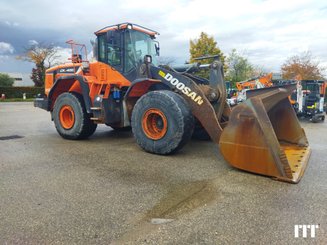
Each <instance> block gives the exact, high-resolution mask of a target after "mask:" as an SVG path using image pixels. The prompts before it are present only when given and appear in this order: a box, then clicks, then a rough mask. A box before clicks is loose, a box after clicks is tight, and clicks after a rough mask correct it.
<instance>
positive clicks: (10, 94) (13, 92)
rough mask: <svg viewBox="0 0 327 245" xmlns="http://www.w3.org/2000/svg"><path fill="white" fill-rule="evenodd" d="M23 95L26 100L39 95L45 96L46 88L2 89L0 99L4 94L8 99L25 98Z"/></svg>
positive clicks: (0, 89)
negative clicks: (24, 95)
mask: <svg viewBox="0 0 327 245" xmlns="http://www.w3.org/2000/svg"><path fill="white" fill-rule="evenodd" d="M23 93H25V94H26V98H34V97H35V96H36V95H37V94H44V88H40V87H0V97H1V95H2V94H5V95H6V98H8V99H10V98H23Z"/></svg>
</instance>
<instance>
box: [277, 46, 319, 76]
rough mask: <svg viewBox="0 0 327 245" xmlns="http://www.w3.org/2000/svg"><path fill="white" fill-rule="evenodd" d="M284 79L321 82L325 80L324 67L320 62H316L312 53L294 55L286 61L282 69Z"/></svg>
mask: <svg viewBox="0 0 327 245" xmlns="http://www.w3.org/2000/svg"><path fill="white" fill-rule="evenodd" d="M281 69H282V77H283V79H295V78H296V77H298V78H300V79H301V80H310V79H313V80H320V79H323V72H324V70H325V68H324V67H321V66H320V63H319V61H315V60H314V59H313V57H312V54H311V52H309V51H308V52H304V53H301V54H299V55H293V56H291V57H289V58H287V60H286V61H285V63H284V64H283V65H282V67H281Z"/></svg>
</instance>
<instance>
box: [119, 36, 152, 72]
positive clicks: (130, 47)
mask: <svg viewBox="0 0 327 245" xmlns="http://www.w3.org/2000/svg"><path fill="white" fill-rule="evenodd" d="M125 38H126V39H125V72H129V71H130V70H132V69H134V68H137V67H138V66H139V64H141V63H143V58H144V56H145V55H151V56H152V63H153V64H154V65H155V66H156V65H157V59H156V55H157V54H156V47H155V42H154V40H153V39H152V38H151V36H149V35H148V34H146V33H143V32H139V31H135V30H128V31H127V32H126V36H125Z"/></svg>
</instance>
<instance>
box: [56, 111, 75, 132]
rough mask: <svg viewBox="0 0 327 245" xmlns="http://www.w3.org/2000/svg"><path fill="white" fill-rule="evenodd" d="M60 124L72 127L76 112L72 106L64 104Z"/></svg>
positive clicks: (60, 113)
mask: <svg viewBox="0 0 327 245" xmlns="http://www.w3.org/2000/svg"><path fill="white" fill-rule="evenodd" d="M59 119H60V124H61V126H62V127H63V128H64V129H71V128H72V127H73V126H74V123H75V113H74V110H73V108H72V107H71V106H69V105H64V106H63V107H61V109H60V111H59Z"/></svg>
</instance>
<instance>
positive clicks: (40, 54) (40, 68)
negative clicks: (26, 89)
mask: <svg viewBox="0 0 327 245" xmlns="http://www.w3.org/2000/svg"><path fill="white" fill-rule="evenodd" d="M57 52H58V51H57V48H56V47H55V46H54V45H52V44H45V43H37V42H35V43H33V44H32V45H30V46H29V47H28V48H25V52H24V53H23V54H22V55H21V56H18V57H17V59H20V60H24V61H29V62H33V63H34V64H35V68H33V69H32V75H31V79H32V80H33V82H34V85H35V86H36V87H42V86H44V78H45V71H46V69H48V68H50V67H51V66H52V65H53V63H54V62H55V60H56V59H57V58H58V56H57Z"/></svg>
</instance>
